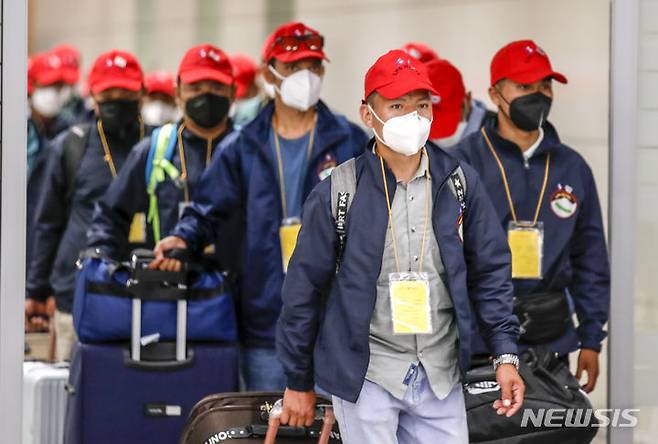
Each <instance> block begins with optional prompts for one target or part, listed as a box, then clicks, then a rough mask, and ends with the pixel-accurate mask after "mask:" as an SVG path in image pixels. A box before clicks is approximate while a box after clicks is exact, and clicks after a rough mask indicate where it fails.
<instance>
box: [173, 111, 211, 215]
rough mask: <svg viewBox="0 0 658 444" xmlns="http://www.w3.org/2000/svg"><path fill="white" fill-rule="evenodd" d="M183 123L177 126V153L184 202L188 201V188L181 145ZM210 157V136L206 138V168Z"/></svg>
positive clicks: (183, 148) (183, 151) (185, 165)
mask: <svg viewBox="0 0 658 444" xmlns="http://www.w3.org/2000/svg"><path fill="white" fill-rule="evenodd" d="M184 129H185V124H184V123H182V124H181V125H180V126H179V127H178V155H179V156H180V168H181V174H180V180H181V182H182V183H183V194H184V195H185V198H184V199H185V203H190V190H189V188H188V186H187V161H186V160H185V145H183V130H184ZM211 159H212V138H210V137H209V138H208V139H206V168H208V165H210V160H211Z"/></svg>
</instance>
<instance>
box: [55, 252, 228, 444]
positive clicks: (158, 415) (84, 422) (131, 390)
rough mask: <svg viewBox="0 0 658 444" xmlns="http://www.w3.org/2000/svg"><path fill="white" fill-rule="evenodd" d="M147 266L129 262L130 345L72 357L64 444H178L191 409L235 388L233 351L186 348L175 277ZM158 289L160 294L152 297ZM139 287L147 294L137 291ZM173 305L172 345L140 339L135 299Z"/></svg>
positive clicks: (80, 349) (82, 346) (89, 347)
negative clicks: (172, 302) (131, 293)
mask: <svg viewBox="0 0 658 444" xmlns="http://www.w3.org/2000/svg"><path fill="white" fill-rule="evenodd" d="M149 260H150V258H148V257H146V258H143V257H137V256H134V257H133V267H134V269H135V270H136V271H137V272H136V273H135V274H134V276H135V277H134V278H133V279H132V281H131V288H132V289H133V291H134V294H135V297H134V298H133V300H132V327H131V328H132V337H131V343H130V345H129V346H126V345H124V344H112V343H110V344H86V343H78V344H77V346H76V348H75V350H74V352H73V357H72V362H71V375H70V380H69V385H68V392H69V402H68V405H67V412H66V424H65V443H66V444H87V443H94V444H102V443H116V442H121V443H126V444H130V443H145V442H157V443H159V444H166V443H171V444H174V443H176V442H177V441H178V437H179V436H180V434H181V431H182V429H183V426H184V423H185V418H186V417H187V415H188V414H189V412H190V411H191V409H192V407H193V406H194V405H195V403H197V402H198V401H199V400H200V399H202V398H203V397H204V396H207V395H208V394H210V393H217V392H230V391H235V390H236V389H237V387H238V348H237V345H236V344H235V343H197V344H192V345H191V346H190V347H187V344H186V325H185V324H186V311H187V301H186V300H185V297H184V293H185V290H186V287H185V285H184V284H183V283H182V282H183V280H182V279H181V276H180V275H181V273H166V272H159V271H154V272H150V271H148V270H146V267H145V266H146V264H147V263H148V261H149ZM156 283H159V284H160V285H162V286H163V288H166V291H165V290H163V291H161V292H159V291H154V286H155V285H156ZM142 286H144V287H145V288H146V289H147V290H148V291H144V292H143V294H142V291H140V288H141V287H142ZM147 294H148V295H149V296H148V297H149V298H156V297H157V295H158V294H164V295H166V297H167V298H169V300H171V299H172V298H174V299H176V300H177V303H176V304H177V325H176V343H175V344H172V343H169V342H157V338H156V337H148V336H147V337H141V325H140V324H141V303H142V300H141V299H140V297H143V296H145V295H147Z"/></svg>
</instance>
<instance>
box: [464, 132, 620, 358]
mask: <svg viewBox="0 0 658 444" xmlns="http://www.w3.org/2000/svg"><path fill="white" fill-rule="evenodd" d="M497 125H498V123H497V119H489V120H487V123H486V125H485V129H486V131H487V134H488V136H489V138H490V139H491V142H492V144H493V145H494V147H495V149H496V152H497V153H498V156H499V157H500V159H501V162H502V163H503V166H504V168H505V172H506V175H507V178H508V181H509V186H510V191H511V194H512V198H513V201H514V206H515V209H516V212H517V217H518V218H519V219H521V220H532V218H533V216H534V212H535V208H536V206H537V199H538V198H539V194H540V190H541V186H542V182H543V179H544V172H545V167H546V156H547V154H548V153H549V152H550V153H551V164H550V172H549V178H548V186H547V189H546V194H545V196H544V200H543V202H542V204H541V205H542V206H541V210H540V213H539V220H540V221H542V222H543V223H544V263H543V271H544V272H543V279H541V280H528V279H515V280H514V291H515V294H516V295H517V296H519V297H523V295H527V294H531V293H543V292H560V291H565V290H568V292H567V294H568V295H570V304H572V305H573V306H575V312H576V314H577V316H578V321H579V326H578V330H577V331H576V330H575V328H574V326H573V324H572V323H570V324H571V325H570V326H569V329H568V331H567V332H566V333H565V335H564V336H563V337H562V338H560V339H558V340H556V341H554V342H553V343H551V344H547V345H548V346H549V347H550V348H551V349H552V350H553V351H555V352H557V353H559V354H560V355H563V354H566V353H569V352H571V351H574V350H576V349H578V348H579V347H583V348H590V349H593V350H600V348H601V341H602V340H603V339H604V338H605V332H604V331H603V325H604V324H605V323H606V322H607V320H608V310H609V304H610V270H609V266H608V254H607V250H606V244H605V237H604V233H603V222H602V220H601V207H600V205H599V198H598V194H597V191H596V185H595V183H594V177H593V175H592V171H591V169H590V168H589V166H588V165H587V163H586V162H585V160H584V159H583V158H582V157H581V155H580V154H578V153H577V152H576V151H574V150H573V149H571V148H569V147H568V146H566V145H564V144H563V143H562V142H561V141H560V138H559V137H558V134H557V132H556V131H555V128H553V126H552V125H551V124H550V123H548V122H547V123H546V124H545V125H544V128H543V129H544V139H543V141H542V142H541V144H540V146H539V147H538V149H537V151H536V152H535V154H534V155H533V157H532V158H530V160H529V162H528V166H527V168H526V167H525V164H524V159H523V155H522V153H521V150H520V149H519V147H518V146H516V145H515V144H514V143H512V142H510V141H508V140H505V139H503V138H502V137H500V135H499V134H498V131H497ZM453 153H454V154H455V155H456V156H457V157H459V158H461V159H463V160H465V161H466V162H468V163H470V164H471V165H472V166H473V167H474V168H475V170H476V171H477V172H478V173H479V174H480V176H481V177H482V181H483V182H484V184H485V187H486V189H487V191H488V192H489V196H490V197H491V200H492V201H493V203H494V207H495V208H496V213H497V216H498V220H499V221H500V223H501V225H502V227H504V229H505V230H507V226H508V223H509V221H510V220H511V219H512V216H511V212H510V209H509V204H508V203H507V197H506V193H505V188H504V186H503V180H502V178H501V174H500V170H499V168H498V165H497V163H496V161H495V159H494V157H493V155H492V154H491V151H490V150H489V148H488V147H487V145H486V142H485V141H484V137H483V136H482V134H481V133H476V134H473V135H471V136H470V137H468V138H466V139H465V140H464V141H462V142H461V143H460V144H459V146H458V147H457V149H456V150H455V151H453ZM566 187H569V188H570V189H571V193H572V194H573V195H574V196H575V198H576V201H577V207H576V211H575V213H574V214H572V215H571V216H568V213H562V214H558V213H556V212H555V210H553V209H552V208H551V201H552V200H553V198H554V197H555V196H556V195H555V193H556V192H557V191H558V190H559V189H560V188H562V189H565V188H566ZM565 216H568V217H565ZM480 345H483V344H481V343H480ZM521 345H523V344H521ZM476 348H477V351H478V352H482V351H485V350H482V347H481V346H480V347H476Z"/></svg>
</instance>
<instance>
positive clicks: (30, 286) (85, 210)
mask: <svg viewBox="0 0 658 444" xmlns="http://www.w3.org/2000/svg"><path fill="white" fill-rule="evenodd" d="M89 131H90V132H89V136H88V139H87V146H86V149H85V152H84V154H83V156H82V159H81V162H80V166H79V168H78V173H77V177H76V181H75V186H74V191H73V195H72V196H71V202H67V199H66V184H67V178H66V177H65V175H66V173H65V168H64V165H63V155H62V153H63V149H64V140H66V137H67V136H68V134H69V132H68V131H66V132H64V133H62V134H61V135H60V136H58V137H57V138H56V139H55V140H54V141H53V143H52V146H51V147H50V153H49V154H48V162H47V165H46V169H45V174H44V177H43V181H42V188H41V192H40V194H39V200H38V204H37V209H36V219H35V221H36V222H35V228H34V239H33V242H34V244H33V255H32V256H33V257H32V260H31V262H30V266H29V268H28V272H27V296H28V297H31V298H34V299H40V300H42V299H44V298H45V297H47V296H48V295H50V294H54V295H55V299H56V302H57V309H58V310H60V311H63V312H67V313H70V312H71V307H72V303H73V289H74V286H75V273H76V267H75V262H76V260H77V258H78V255H79V253H80V251H81V250H84V249H85V248H86V246H87V235H86V234H87V229H88V228H89V225H90V223H91V216H92V212H93V209H94V203H95V202H96V200H98V199H99V198H100V197H101V196H102V195H103V193H104V192H105V190H106V189H107V187H108V185H109V184H110V182H111V181H112V174H111V173H110V169H109V166H108V164H107V163H106V162H105V153H104V151H103V147H102V145H101V141H100V137H99V135H98V128H97V127H96V125H91V127H90V130H89ZM136 142H138V136H137V135H135V137H134V139H133V140H132V141H124V142H121V143H118V142H114V141H113V140H112V139H111V138H109V139H108V143H109V145H110V150H111V152H112V158H113V160H114V165H115V167H116V168H117V170H119V171H120V170H121V167H122V166H123V164H124V162H125V160H126V158H127V157H128V153H129V152H130V149H131V148H132V146H133V145H134V143H136Z"/></svg>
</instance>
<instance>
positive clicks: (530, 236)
mask: <svg viewBox="0 0 658 444" xmlns="http://www.w3.org/2000/svg"><path fill="white" fill-rule="evenodd" d="M507 238H508V242H509V247H510V251H511V252H512V278H513V279H541V278H542V276H543V262H544V223H543V222H537V223H536V224H533V223H532V222H523V221H519V222H514V221H510V223H509V225H508V229H507Z"/></svg>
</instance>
